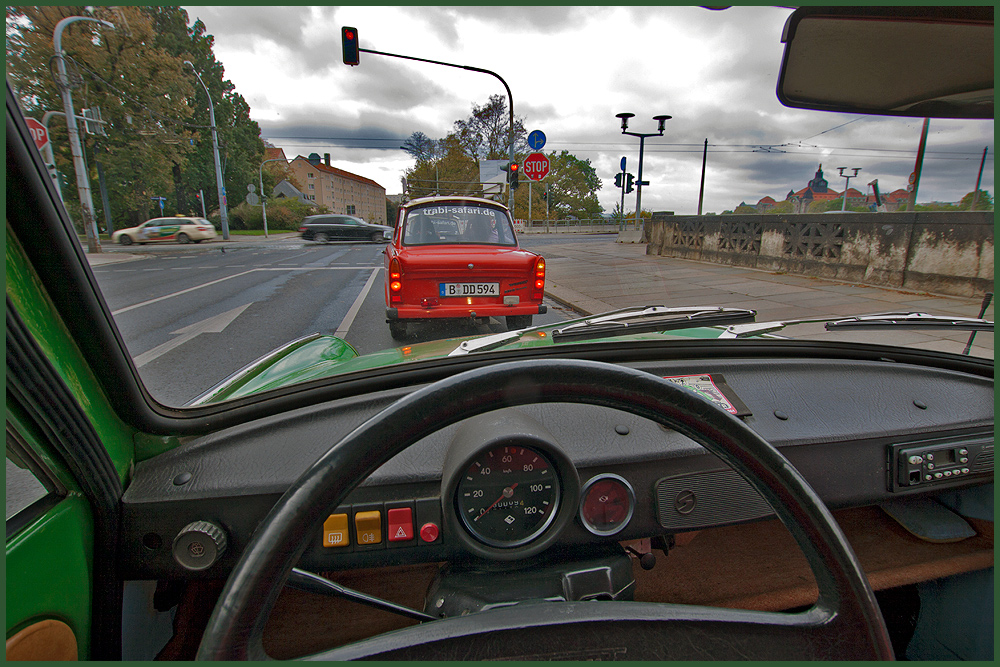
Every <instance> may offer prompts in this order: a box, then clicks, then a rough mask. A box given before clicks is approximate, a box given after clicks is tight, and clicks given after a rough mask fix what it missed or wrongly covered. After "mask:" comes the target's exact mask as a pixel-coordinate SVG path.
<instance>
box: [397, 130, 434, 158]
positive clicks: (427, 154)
mask: <svg viewBox="0 0 1000 667" xmlns="http://www.w3.org/2000/svg"><path fill="white" fill-rule="evenodd" d="M437 143H438V142H436V141H434V140H433V139H431V138H430V137H428V136H427V135H426V134H424V133H423V132H414V133H413V134H411V135H410V136H409V137H408V138H407V139H406V141H404V142H403V150H404V151H406V152H407V153H409V155H410V157H412V158H413V159H414V160H416V161H417V162H426V161H427V160H432V159H433V158H434V157H435V155H437Z"/></svg>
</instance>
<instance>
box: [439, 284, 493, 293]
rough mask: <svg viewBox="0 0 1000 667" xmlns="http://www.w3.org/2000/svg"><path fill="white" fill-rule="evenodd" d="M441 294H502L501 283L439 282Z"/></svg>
mask: <svg viewBox="0 0 1000 667" xmlns="http://www.w3.org/2000/svg"><path fill="white" fill-rule="evenodd" d="M439 287H440V290H441V292H440V293H441V296H500V283H439Z"/></svg>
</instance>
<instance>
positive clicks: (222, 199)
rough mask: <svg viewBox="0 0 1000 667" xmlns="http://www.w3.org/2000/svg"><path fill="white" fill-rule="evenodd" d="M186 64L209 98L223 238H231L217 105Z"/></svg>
mask: <svg viewBox="0 0 1000 667" xmlns="http://www.w3.org/2000/svg"><path fill="white" fill-rule="evenodd" d="M184 64H185V65H187V66H188V67H190V68H191V71H192V72H194V75H195V76H196V77H197V78H198V83H200V84H201V87H202V88H204V89H205V96H206V97H207V98H208V119H209V123H210V124H211V125H212V153H213V154H214V156H215V189H216V191H217V192H218V195H219V217H221V218H222V238H223V239H224V240H226V241H228V240H229V211H228V210H227V209H226V186H225V185H224V184H223V182H222V163H221V162H220V160H219V129H218V128H217V127H216V126H215V105H214V104H213V103H212V95H211V94H210V93H209V92H208V86H206V85H205V82H204V81H202V80H201V75H200V74H198V70H196V69H195V68H194V65H192V64H191V61H190V60H185V61H184Z"/></svg>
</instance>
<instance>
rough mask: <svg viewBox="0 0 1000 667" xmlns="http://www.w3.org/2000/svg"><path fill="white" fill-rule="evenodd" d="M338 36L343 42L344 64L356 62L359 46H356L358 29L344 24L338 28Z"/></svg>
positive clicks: (355, 63)
mask: <svg viewBox="0 0 1000 667" xmlns="http://www.w3.org/2000/svg"><path fill="white" fill-rule="evenodd" d="M340 38H341V41H343V43H344V64H345V65H351V66H352V67H353V66H354V65H357V64H358V58H359V56H360V52H361V48H360V47H359V46H358V29H357V28H349V27H347V26H344V27H342V28H341V29H340Z"/></svg>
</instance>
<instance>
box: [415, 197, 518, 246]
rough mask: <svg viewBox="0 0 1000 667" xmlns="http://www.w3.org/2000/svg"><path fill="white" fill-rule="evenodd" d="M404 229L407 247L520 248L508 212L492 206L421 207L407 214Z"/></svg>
mask: <svg viewBox="0 0 1000 667" xmlns="http://www.w3.org/2000/svg"><path fill="white" fill-rule="evenodd" d="M402 225H403V244H404V245H445V244H460V243H475V244H490V245H504V246H512V245H516V244H517V242H516V241H515V240H514V230H513V229H512V228H511V225H510V218H508V217H507V214H506V212H504V211H502V210H499V209H496V208H493V207H490V206H465V205H460V204H438V205H431V206H418V207H415V208H412V209H410V210H409V211H408V212H407V214H406V217H405V218H404V220H403V222H402Z"/></svg>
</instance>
